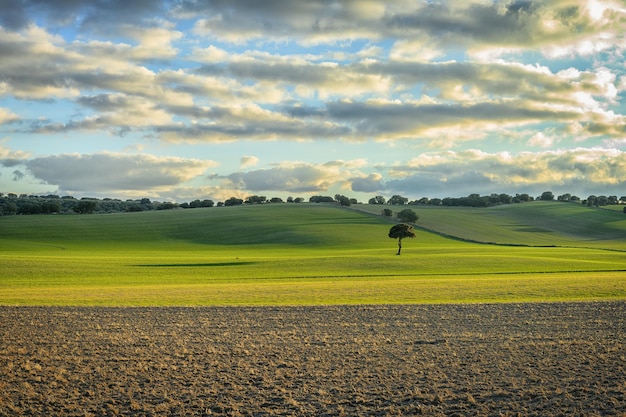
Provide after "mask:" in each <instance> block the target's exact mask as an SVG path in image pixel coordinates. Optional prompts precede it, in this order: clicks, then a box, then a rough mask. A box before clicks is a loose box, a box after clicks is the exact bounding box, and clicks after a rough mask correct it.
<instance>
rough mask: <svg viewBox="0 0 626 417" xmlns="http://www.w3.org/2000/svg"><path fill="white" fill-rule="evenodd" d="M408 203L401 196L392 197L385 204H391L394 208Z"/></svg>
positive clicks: (406, 199)
mask: <svg viewBox="0 0 626 417" xmlns="http://www.w3.org/2000/svg"><path fill="white" fill-rule="evenodd" d="M408 202H409V199H408V198H406V197H402V196H401V195H394V196H393V197H391V198H390V199H389V201H387V204H391V205H394V206H396V205H397V206H403V205H405V204H406V203H408Z"/></svg>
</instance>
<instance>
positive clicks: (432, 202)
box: [428, 198, 443, 206]
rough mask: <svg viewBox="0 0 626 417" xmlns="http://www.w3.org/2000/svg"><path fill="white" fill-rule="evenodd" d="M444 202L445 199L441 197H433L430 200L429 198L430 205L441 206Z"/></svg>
mask: <svg viewBox="0 0 626 417" xmlns="http://www.w3.org/2000/svg"><path fill="white" fill-rule="evenodd" d="M442 204H443V200H442V199H440V198H431V199H430V200H428V205H429V206H440V205H442Z"/></svg>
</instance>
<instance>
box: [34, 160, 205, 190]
mask: <svg viewBox="0 0 626 417" xmlns="http://www.w3.org/2000/svg"><path fill="white" fill-rule="evenodd" d="M25 165H26V167H27V168H28V170H29V171H30V172H31V173H32V175H33V176H34V177H35V178H37V179H39V180H41V181H44V182H46V183H47V184H50V185H57V186H58V187H59V189H61V190H64V191H65V192H95V193H103V192H109V193H112V194H116V193H118V192H126V193H128V192H136V193H147V192H155V191H159V190H164V189H168V188H171V187H175V186H177V185H179V184H181V183H184V182H186V181H189V180H191V179H193V178H196V177H199V176H201V175H202V174H203V173H204V172H205V170H206V169H208V168H209V167H213V166H216V163H215V162H213V161H204V160H199V159H185V158H176V157H157V156H153V155H147V154H135V155H130V154H120V153H112V152H102V153H97V154H89V155H85V154H60V155H51V156H46V157H39V158H34V159H30V160H28V161H26V162H25Z"/></svg>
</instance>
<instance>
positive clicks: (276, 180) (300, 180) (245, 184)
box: [217, 160, 363, 193]
mask: <svg viewBox="0 0 626 417" xmlns="http://www.w3.org/2000/svg"><path fill="white" fill-rule="evenodd" d="M362 166H363V161H362V160H352V161H329V162H326V163H323V164H313V163H308V162H297V161H295V162H291V161H285V162H281V163H279V164H277V165H276V166H274V167H272V168H267V169H258V170H253V171H248V172H235V173H232V174H229V175H227V176H225V177H219V178H217V179H220V180H222V181H224V182H223V184H222V186H223V187H225V188H231V189H235V190H247V191H251V192H261V191H271V190H275V191H280V192H289V193H305V192H307V193H317V192H323V191H327V190H328V189H329V188H330V187H332V186H339V187H344V186H345V184H346V182H347V181H346V179H347V178H349V177H351V176H353V175H354V174H355V173H356V172H355V171H354V170H355V169H357V168H358V167H362Z"/></svg>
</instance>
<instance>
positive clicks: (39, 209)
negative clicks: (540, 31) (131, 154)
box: [0, 191, 626, 221]
mask: <svg viewBox="0 0 626 417" xmlns="http://www.w3.org/2000/svg"><path fill="white" fill-rule="evenodd" d="M534 200H542V201H552V200H556V201H564V202H575V203H579V204H584V205H587V206H589V207H600V206H606V205H612V204H626V196H622V197H620V198H617V196H604V195H600V196H596V195H590V196H588V197H587V198H586V199H581V198H579V197H577V196H575V195H571V194H568V193H566V194H562V195H559V196H555V195H554V194H553V193H552V192H551V191H545V192H543V193H542V194H541V195H539V196H537V197H532V196H530V195H528V194H516V195H515V196H511V195H508V194H490V195H484V196H481V195H479V194H470V195H468V196H465V197H447V198H428V197H422V198H420V199H418V200H412V201H410V200H409V199H408V198H406V197H403V196H401V195H393V196H392V197H390V198H389V199H386V198H385V197H383V196H380V195H379V196H375V197H372V198H370V199H369V201H368V204H379V205H388V206H389V205H391V206H404V205H430V206H467V207H489V206H494V205H500V204H515V203H524V202H528V201H534ZM304 201H305V200H304V198H302V197H296V198H293V197H288V198H287V200H286V201H284V200H283V199H282V198H280V197H272V198H267V197H265V196H260V195H252V196H249V197H246V198H245V199H241V198H237V197H231V198H229V199H227V200H225V201H218V202H214V201H213V200H210V199H204V200H200V199H196V200H193V201H190V202H184V203H180V204H179V203H173V202H168V201H165V202H161V201H151V200H150V199H149V198H141V199H129V200H120V199H113V198H103V199H98V198H89V197H84V198H80V199H77V198H75V197H72V196H63V197H60V196H58V195H53V194H51V195H42V196H37V195H27V194H21V195H19V196H18V195H17V194H13V193H8V194H4V193H0V216H2V215H5V216H6V215H15V214H72V213H76V214H92V213H121V212H139V211H148V210H172V209H194V208H200V207H214V206H217V207H223V206H226V207H228V206H237V205H244V204H276V203H285V202H287V203H303V202H304ZM308 201H309V203H330V204H338V205H341V206H350V205H353V204H360V203H359V202H358V201H357V200H356V199H355V198H350V197H347V196H344V195H341V194H335V196H334V197H333V196H324V195H314V196H311V197H310V198H309V199H308ZM625 212H626V209H625ZM383 214H384V212H383ZM408 221H410V220H408Z"/></svg>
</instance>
